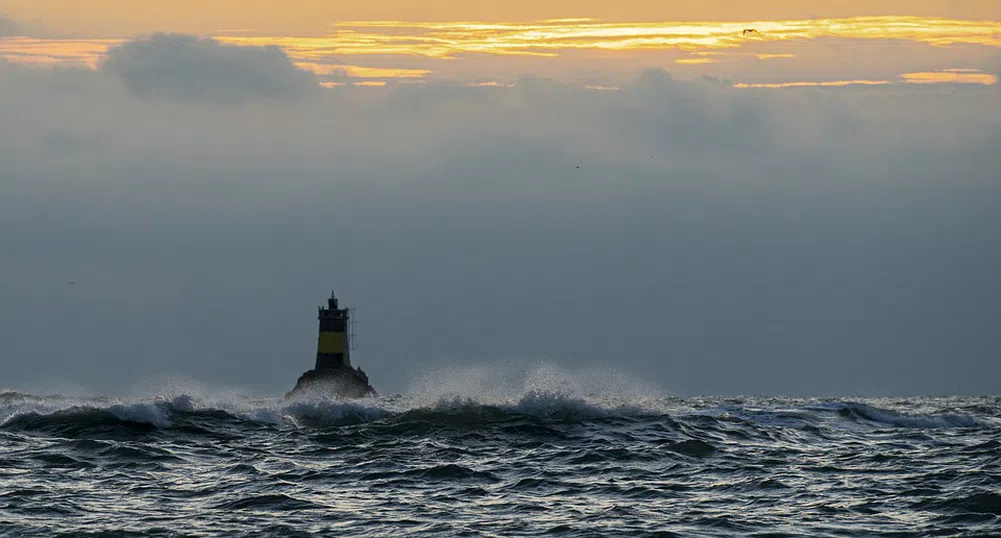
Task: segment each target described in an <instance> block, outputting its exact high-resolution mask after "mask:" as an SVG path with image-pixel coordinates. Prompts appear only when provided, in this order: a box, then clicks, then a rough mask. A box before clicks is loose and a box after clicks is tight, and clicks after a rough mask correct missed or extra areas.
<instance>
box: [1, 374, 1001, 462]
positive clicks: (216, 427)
mask: <svg viewBox="0 0 1001 538" xmlns="http://www.w3.org/2000/svg"><path fill="white" fill-rule="evenodd" d="M191 392H197V391H191ZM784 402H785V403H792V404H793V405H791V407H777V405H776V404H779V405H782V404H783V403H784ZM706 403H711V401H707V400H705V399H702V400H699V401H698V402H697V403H696V404H695V405H693V402H688V403H687V404H686V403H685V401H684V400H679V399H674V398H666V397H661V398H654V397H650V396H649V395H640V396H634V397H632V398H629V397H623V396H622V395H621V394H612V395H609V394H596V393H594V392H582V391H581V390H580V389H579V387H577V388H574V387H572V386H571V387H569V388H568V387H567V384H565V383H564V384H560V383H551V382H549V383H542V384H538V383H536V384H530V385H527V386H526V387H525V388H523V389H522V390H521V391H520V392H519V391H517V390H516V391H514V392H513V393H508V394H503V393H500V392H494V393H493V394H490V393H486V394H480V395H473V394H469V391H468V390H459V391H456V392H454V393H453V392H448V391H441V390H439V391H435V392H431V393H429V392H427V391H417V392H412V393H408V394H404V395H397V396H392V397H385V398H378V399H364V400H332V399H325V398H321V397H308V398H303V399H297V400H284V399H281V398H254V397H248V396H239V395H234V394H232V393H229V394H224V395H223V396H212V395H206V394H198V393H189V392H181V393H179V394H175V395H170V394H160V395H154V396H148V397H144V398H132V399H114V398H66V397H60V396H34V395H29V394H24V393H18V392H6V393H2V394H0V431H33V432H40V433H44V434H49V435H54V436H63V437H70V438H74V437H79V436H85V435H88V434H90V435H96V436H115V435H124V436H128V435H143V434H146V433H149V432H151V431H157V430H164V429H175V430H178V431H183V432H186V433H191V434H209V433H211V434H226V432H227V431H230V432H231V433H230V435H241V434H240V433H238V432H237V431H236V430H234V428H239V427H242V426H248V425H249V426H250V427H258V428H259V427H266V428H279V429H281V428H292V429H301V428H309V429H324V428H330V427H347V426H355V425H366V424H373V425H374V427H376V428H379V430H377V432H378V433H383V434H388V435H420V434H422V433H424V432H427V431H430V430H432V429H441V428H446V429H465V430H471V429H477V428H486V427H498V428H501V429H502V430H503V431H504V432H507V433H511V434H515V435H527V436H529V437H558V436H561V435H564V432H563V430H564V429H565V427H568V426H574V425H580V424H586V423H600V422H604V423H609V422H610V421H618V422H622V421H625V422H630V421H644V422H647V423H649V424H653V425H655V427H656V431H658V432H661V433H665V434H671V433H681V434H684V435H685V436H687V437H692V436H695V435H697V434H699V433H701V432H708V431H710V430H711V431H712V432H713V434H714V435H721V436H723V437H724V438H727V439H730V440H732V441H734V442H744V441H748V440H752V439H756V438H764V437H767V436H768V435H772V434H771V433H769V432H775V431H780V430H797V431H799V432H802V433H805V434H810V435H821V436H822V435H824V433H825V431H828V430H829V429H830V428H843V427H858V426H862V427H869V428H916V429H937V428H977V427H983V426H985V425H987V424H988V423H985V422H983V421H981V420H978V419H977V418H974V417H972V416H970V415H964V414H956V413H949V412H937V413H931V414H914V413H907V412H903V411H898V410H892V409H887V408H883V407H877V406H875V405H872V404H868V403H862V402H854V401H817V400H800V401H795V402H789V401H785V400H739V401H736V400H732V399H730V400H725V399H720V400H719V403H720V404H721V405H717V406H715V407H710V406H707V405H703V404H706ZM650 431H654V430H650ZM678 441H684V439H678ZM713 448H714V447H712V445H709V446H696V445H694V444H689V445H678V447H676V451H679V452H689V449H692V450H691V451H692V452H695V453H702V452H707V453H708V452H711V451H712V449H713Z"/></svg>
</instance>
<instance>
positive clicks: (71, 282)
mask: <svg viewBox="0 0 1001 538" xmlns="http://www.w3.org/2000/svg"><path fill="white" fill-rule="evenodd" d="M66 282H68V283H70V284H76V280H67V281H66Z"/></svg>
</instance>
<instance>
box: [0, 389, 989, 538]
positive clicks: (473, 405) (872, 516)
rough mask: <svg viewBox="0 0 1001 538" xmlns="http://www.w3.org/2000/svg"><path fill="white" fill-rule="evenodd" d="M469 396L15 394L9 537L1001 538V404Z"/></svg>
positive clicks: (8, 438) (8, 425)
mask: <svg viewBox="0 0 1001 538" xmlns="http://www.w3.org/2000/svg"><path fill="white" fill-rule="evenodd" d="M452 385H454V383H453V384H449V383H437V384H436V383H434V382H433V380H432V381H431V382H428V383H426V384H425V385H424V386H423V388H420V387H419V388H417V389H415V390H413V391H410V392H407V393H404V394H400V395H394V396H390V397H383V398H379V399H370V400H357V401H337V400H330V399H323V398H315V397H314V398H305V399H302V400H296V401H285V400H284V399H282V398H253V397H247V396H240V395H239V394H237V393H233V392H225V391H223V392H213V391H206V390H203V389H198V390H194V389H193V390H184V388H183V387H181V388H180V389H179V388H177V387H172V388H169V389H164V390H163V391H160V392H158V393H151V394H147V395H144V396H138V397H131V398H92V397H91V398H84V397H64V396H40V395H33V394H26V393H21V392H13V391H12V392H7V393H3V394H0V535H3V536H45V537H49V536H74V537H76V536H107V537H110V536H130V537H131V536H135V537H140V536H163V537H173V536H760V537H765V536H768V537H778V536H893V537H900V536H997V535H1001V397H985V398H907V399H859V398H854V399H773V398H687V399H685V398H672V397H668V396H663V395H658V394H656V393H644V392H643V391H637V390H630V389H629V388H628V383H626V384H624V385H623V384H620V385H619V386H617V387H612V388H611V389H607V390H590V389H589V388H588V387H586V386H583V385H586V384H581V383H567V382H564V381H561V380H558V379H557V380H555V381H554V380H548V381H547V382H545V383H536V384H528V385H526V386H523V387H514V388H512V387H506V388H503V389H497V390H492V389H491V387H489V386H484V384H483V383H482V381H481V382H480V383H479V384H477V383H473V384H472V386H469V384H466V385H467V386H465V388H464V389H456V388H455V387H454V386H452ZM458 385H462V383H459V384H458ZM435 387H436V388H435ZM623 387H625V388H623ZM494 388H496V387H494ZM592 388H593V387H592ZM453 389H454V390H453Z"/></svg>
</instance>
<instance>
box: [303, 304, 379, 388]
mask: <svg viewBox="0 0 1001 538" xmlns="http://www.w3.org/2000/svg"><path fill="white" fill-rule="evenodd" d="M317 318H318V319H319V320H320V334H319V336H318V337H317V339H316V367H315V368H313V369H312V370H309V371H307V372H305V373H304V374H302V375H301V376H299V380H298V381H296V383H295V387H293V388H292V390H291V391H289V392H288V393H287V394H285V398H293V397H298V396H299V395H309V394H313V395H321V396H324V397H327V396H332V397H335V398H367V397H378V396H379V393H377V392H376V391H375V389H374V388H372V385H371V384H369V382H368V376H367V375H366V374H365V372H363V371H362V369H361V368H354V367H352V366H351V347H352V343H353V340H354V333H353V332H352V329H353V328H354V326H353V325H352V323H351V309H349V308H341V307H340V305H338V304H337V296H336V295H334V294H333V293H331V294H330V298H329V299H327V306H326V308H324V307H322V306H321V307H320V308H319V312H318V314H317Z"/></svg>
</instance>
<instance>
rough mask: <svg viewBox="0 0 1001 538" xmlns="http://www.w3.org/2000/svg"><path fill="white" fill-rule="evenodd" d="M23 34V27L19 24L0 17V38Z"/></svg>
mask: <svg viewBox="0 0 1001 538" xmlns="http://www.w3.org/2000/svg"><path fill="white" fill-rule="evenodd" d="M23 34H24V27H23V26H21V24H20V23H18V22H17V21H15V20H13V19H11V18H10V17H7V16H6V15H0V38H3V37H8V36H18V35H23Z"/></svg>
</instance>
